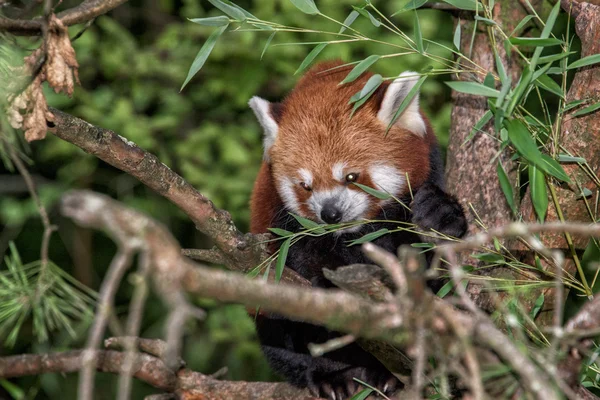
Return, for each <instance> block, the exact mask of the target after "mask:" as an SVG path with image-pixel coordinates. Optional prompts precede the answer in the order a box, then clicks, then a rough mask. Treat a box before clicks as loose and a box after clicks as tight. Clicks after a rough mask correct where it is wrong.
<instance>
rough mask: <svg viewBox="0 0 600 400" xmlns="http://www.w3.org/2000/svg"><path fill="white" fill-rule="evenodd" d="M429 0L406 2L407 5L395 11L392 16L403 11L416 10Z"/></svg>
mask: <svg viewBox="0 0 600 400" xmlns="http://www.w3.org/2000/svg"><path fill="white" fill-rule="evenodd" d="M427 1H428V0H410V1H409V2H408V3H406V5H405V6H404V7H403V8H401V9H400V10H398V11H396V12H395V13H393V14H392V17H395V16H396V15H398V14H400V13H403V12H405V11H409V10H416V9H417V8H420V7H422V6H423V5H424V4H425V3H427Z"/></svg>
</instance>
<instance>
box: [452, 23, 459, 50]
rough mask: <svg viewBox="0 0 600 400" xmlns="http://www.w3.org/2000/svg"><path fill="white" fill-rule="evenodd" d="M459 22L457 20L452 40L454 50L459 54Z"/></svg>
mask: <svg viewBox="0 0 600 400" xmlns="http://www.w3.org/2000/svg"><path fill="white" fill-rule="evenodd" d="M460 34H461V31H460V20H458V22H457V23H456V29H455V30H454V39H453V40H452V43H453V44H454V47H455V48H456V50H458V52H459V53H460Z"/></svg>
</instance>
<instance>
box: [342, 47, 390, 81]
mask: <svg viewBox="0 0 600 400" xmlns="http://www.w3.org/2000/svg"><path fill="white" fill-rule="evenodd" d="M380 58H381V56H379V55H377V54H373V55H370V56H369V57H367V58H365V59H364V60H362V61H361V62H359V63H358V64H356V66H355V67H354V68H352V71H350V72H349V73H348V75H346V77H345V78H344V80H343V81H342V82H340V85H343V84H344V83H350V82H353V81H355V80H356V78H358V77H359V76H360V75H361V74H362V73H363V72H365V71H366V70H367V69H369V67H370V66H371V65H373V64H375V63H376V62H377V61H378V60H379V59H380Z"/></svg>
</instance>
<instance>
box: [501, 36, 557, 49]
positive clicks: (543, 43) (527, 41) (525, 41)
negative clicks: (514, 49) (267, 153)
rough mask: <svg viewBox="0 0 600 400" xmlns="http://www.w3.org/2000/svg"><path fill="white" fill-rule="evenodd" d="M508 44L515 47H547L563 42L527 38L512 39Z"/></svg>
mask: <svg viewBox="0 0 600 400" xmlns="http://www.w3.org/2000/svg"><path fill="white" fill-rule="evenodd" d="M509 40H510V42H511V43H512V44H514V45H516V46H536V47H548V46H556V45H559V44H563V41H562V40H560V39H555V38H547V39H540V38H528V37H514V38H510V39H509Z"/></svg>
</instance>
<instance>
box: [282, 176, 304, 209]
mask: <svg viewBox="0 0 600 400" xmlns="http://www.w3.org/2000/svg"><path fill="white" fill-rule="evenodd" d="M294 185H295V183H294V182H292V180H291V179H289V178H280V179H279V182H278V185H277V186H278V189H279V196H281V200H282V201H283V203H284V204H285V206H286V207H287V208H288V209H290V210H291V211H293V212H295V213H296V214H300V205H299V204H298V198H297V197H296V192H295V191H294Z"/></svg>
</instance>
